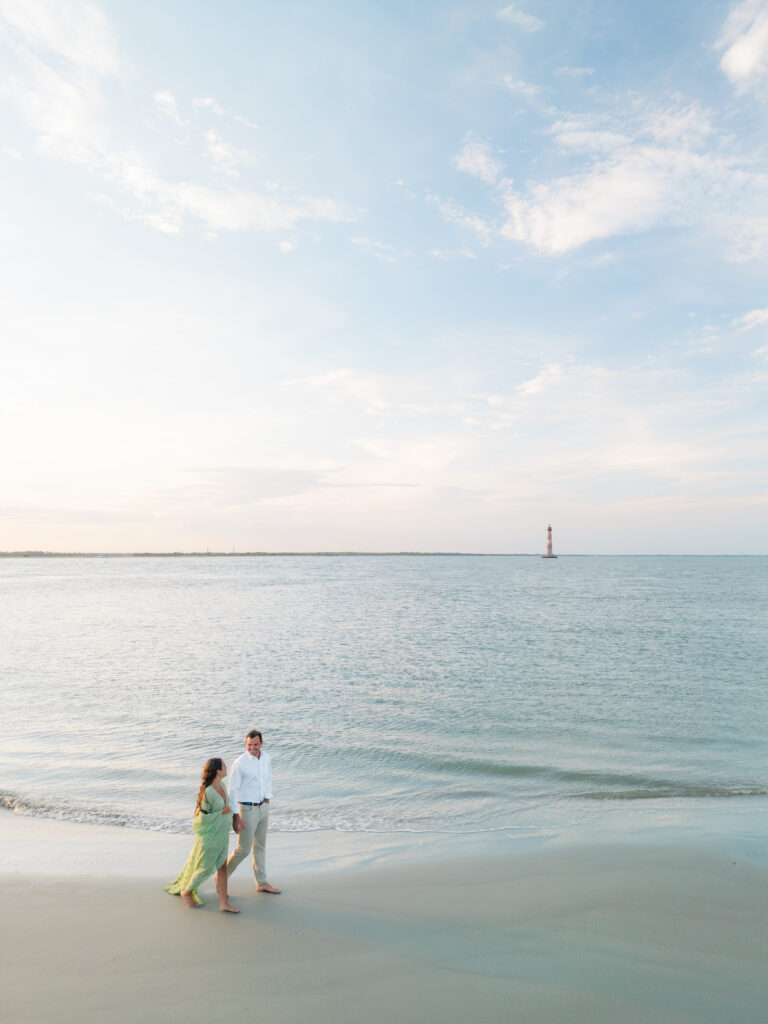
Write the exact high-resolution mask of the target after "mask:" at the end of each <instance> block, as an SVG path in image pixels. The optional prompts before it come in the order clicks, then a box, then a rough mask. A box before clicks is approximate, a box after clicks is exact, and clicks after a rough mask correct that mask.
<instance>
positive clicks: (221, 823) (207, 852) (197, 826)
mask: <svg viewBox="0 0 768 1024" xmlns="http://www.w3.org/2000/svg"><path fill="white" fill-rule="evenodd" d="M221 788H222V789H223V790H224V796H225V799H223V800H222V798H221V796H220V795H219V794H218V793H217V792H216V790H215V789H214V788H213V786H208V787H207V789H206V791H205V797H204V798H203V802H202V810H197V811H196V812H195V816H194V818H193V819H192V828H193V829H194V832H195V841H194V843H193V844H192V850H191V852H190V854H189V856H188V857H187V860H186V863H185V864H184V867H183V868H182V869H181V874H180V875H179V877H178V878H177V879H176V881H175V882H171V884H170V885H166V887H165V891H166V892H169V893H171V895H172V896H178V895H179V893H180V892H183V891H184V890H185V889H191V890H192V899H193V900H194V901H195V903H197V905H198V906H202V905H203V901H202V900H201V899H200V897H199V896H198V894H197V887H198V885H202V884H203V882H204V881H205V880H206V878H209V877H210V876H211V875H212V874H213V873H214V872H215V871H218V869H219V868H220V867H221V865H222V864H224V863H225V861H226V859H227V852H228V849H229V833H230V832H231V831H232V812H231V811H229V812H228V813H227V814H222V813H221V812H222V810H223V809H224V807H226V806H227V804H228V803H229V794H228V793H227V790H226V788H225V787H224V785H223V783H222V787H221ZM206 811H207V813H205V812H206Z"/></svg>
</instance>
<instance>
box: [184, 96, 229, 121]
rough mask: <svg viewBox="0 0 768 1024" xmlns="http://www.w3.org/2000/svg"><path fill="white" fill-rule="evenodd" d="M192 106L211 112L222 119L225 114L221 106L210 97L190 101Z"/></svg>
mask: <svg viewBox="0 0 768 1024" xmlns="http://www.w3.org/2000/svg"><path fill="white" fill-rule="evenodd" d="M192 105H193V106H194V107H204V108H205V109H206V110H210V111H212V112H213V113H214V114H217V115H218V116H219V117H223V116H224V114H225V113H226V111H225V110H224V108H223V107H222V106H221V104H220V103H217V101H216V100H215V99H213V98H212V97H210V96H201V97H199V98H198V99H196V100H192Z"/></svg>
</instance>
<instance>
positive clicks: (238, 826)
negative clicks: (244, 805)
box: [232, 813, 245, 835]
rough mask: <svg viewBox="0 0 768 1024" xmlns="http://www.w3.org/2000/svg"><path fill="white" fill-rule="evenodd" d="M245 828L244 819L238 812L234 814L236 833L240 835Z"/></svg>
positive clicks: (233, 823)
mask: <svg viewBox="0 0 768 1024" xmlns="http://www.w3.org/2000/svg"><path fill="white" fill-rule="evenodd" d="M244 828H245V825H244V823H243V819H242V818H241V817H240V815H239V814H237V813H235V814H233V815H232V829H233V831H234V833H235V835H239V834H240V833H241V832H242V831H243V829H244Z"/></svg>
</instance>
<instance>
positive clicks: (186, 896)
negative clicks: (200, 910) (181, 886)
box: [179, 889, 197, 910]
mask: <svg viewBox="0 0 768 1024" xmlns="http://www.w3.org/2000/svg"><path fill="white" fill-rule="evenodd" d="M179 896H181V901H182V903H183V904H184V906H185V907H189V909H190V910H197V904H196V903H195V901H194V900H193V899H192V890H191V889H185V890H184V892H180V893H179Z"/></svg>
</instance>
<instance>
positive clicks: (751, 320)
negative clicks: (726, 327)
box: [733, 307, 768, 331]
mask: <svg viewBox="0 0 768 1024" xmlns="http://www.w3.org/2000/svg"><path fill="white" fill-rule="evenodd" d="M762 324H768V307H766V308H765V309H753V310H752V311H751V312H750V313H745V314H744V316H740V317H739V318H738V319H737V320H734V321H733V326H734V327H738V329H739V330H740V331H751V330H753V329H754V328H755V327H760V326H761V325H762Z"/></svg>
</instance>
